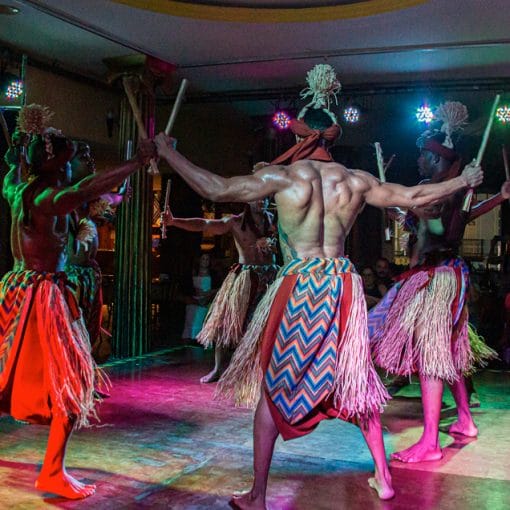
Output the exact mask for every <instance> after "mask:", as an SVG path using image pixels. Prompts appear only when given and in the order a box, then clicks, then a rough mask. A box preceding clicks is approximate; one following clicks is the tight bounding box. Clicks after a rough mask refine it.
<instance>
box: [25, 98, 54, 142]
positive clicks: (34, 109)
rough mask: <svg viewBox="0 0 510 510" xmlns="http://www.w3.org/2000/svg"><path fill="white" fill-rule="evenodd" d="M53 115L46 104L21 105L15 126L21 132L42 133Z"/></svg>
mask: <svg viewBox="0 0 510 510" xmlns="http://www.w3.org/2000/svg"><path fill="white" fill-rule="evenodd" d="M53 115H54V114H53V112H52V111H50V109H49V108H48V107H47V106H42V105H40V104H29V105H27V106H23V108H21V110H20V111H19V115H18V120H17V122H16V127H17V129H18V131H21V132H22V133H27V134H30V135H43V133H44V132H45V130H46V129H47V128H48V125H49V120H50V119H51V117H53Z"/></svg>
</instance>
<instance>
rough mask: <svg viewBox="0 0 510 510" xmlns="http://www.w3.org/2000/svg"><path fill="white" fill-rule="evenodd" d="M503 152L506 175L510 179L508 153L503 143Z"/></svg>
mask: <svg viewBox="0 0 510 510" xmlns="http://www.w3.org/2000/svg"><path fill="white" fill-rule="evenodd" d="M501 152H502V153H503V164H504V165H505V177H506V180H507V181H510V168H509V166H508V154H507V152H506V147H505V146H504V145H503V146H502V147H501Z"/></svg>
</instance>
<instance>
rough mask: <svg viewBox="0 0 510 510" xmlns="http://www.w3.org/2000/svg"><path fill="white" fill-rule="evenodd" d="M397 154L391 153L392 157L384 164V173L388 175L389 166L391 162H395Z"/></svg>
mask: <svg viewBox="0 0 510 510" xmlns="http://www.w3.org/2000/svg"><path fill="white" fill-rule="evenodd" d="M395 156H396V155H395V154H392V155H391V158H390V159H388V161H387V162H386V164H385V165H384V175H385V176H386V172H387V171H388V168H389V167H390V166H391V164H392V163H393V160H394V159H395Z"/></svg>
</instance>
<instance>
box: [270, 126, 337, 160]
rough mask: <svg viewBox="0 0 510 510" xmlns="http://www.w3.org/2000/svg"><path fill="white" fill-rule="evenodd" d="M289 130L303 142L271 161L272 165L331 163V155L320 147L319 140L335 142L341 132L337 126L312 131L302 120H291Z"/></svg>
mask: <svg viewBox="0 0 510 510" xmlns="http://www.w3.org/2000/svg"><path fill="white" fill-rule="evenodd" d="M290 129H291V131H292V132H293V133H294V134H295V135H297V136H299V137H301V138H303V140H301V141H300V142H298V143H297V144H296V145H294V146H292V147H291V148H290V149H289V150H288V151H287V152H284V153H283V154H282V155H281V156H278V157H277V158H276V159H275V160H273V161H272V162H271V164H272V165H278V164H288V163H294V162H295V161H300V160H303V159H314V160H316V161H333V158H332V157H331V154H330V153H329V152H328V151H327V150H326V149H325V148H324V147H323V146H322V145H321V139H324V140H328V141H333V140H336V138H338V136H339V135H340V133H341V132H342V129H341V128H340V126H339V125H338V124H333V125H331V126H329V127H328V128H327V129H325V130H324V131H320V130H319V129H312V128H311V127H309V126H308V124H306V122H304V121H303V120H297V119H292V120H291V121H290Z"/></svg>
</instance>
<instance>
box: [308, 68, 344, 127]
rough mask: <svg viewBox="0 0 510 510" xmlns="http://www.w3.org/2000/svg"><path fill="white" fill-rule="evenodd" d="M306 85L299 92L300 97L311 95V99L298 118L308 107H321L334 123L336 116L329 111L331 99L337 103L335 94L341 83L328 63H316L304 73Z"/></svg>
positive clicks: (340, 87)
mask: <svg viewBox="0 0 510 510" xmlns="http://www.w3.org/2000/svg"><path fill="white" fill-rule="evenodd" d="M306 83H307V84H308V87H306V88H304V89H303V90H302V91H301V92H300V94H299V95H300V96H301V99H306V98H307V97H310V96H311V97H312V100H311V101H310V102H309V103H308V104H306V105H305V107H304V108H303V109H302V110H301V111H300V112H299V115H298V119H301V118H302V117H304V115H305V113H306V111H307V110H308V108H317V109H322V110H325V111H327V112H328V114H329V115H330V116H332V119H333V120H334V122H335V124H336V123H337V120H336V117H335V116H334V114H333V113H332V112H330V110H329V107H330V104H331V100H332V99H334V100H335V103H336V104H338V99H337V94H338V93H339V92H340V90H341V89H342V85H341V83H340V82H339V81H338V79H337V77H336V73H335V70H334V69H333V67H332V66H330V65H329V64H317V65H316V66H315V67H314V68H313V69H311V70H310V71H308V73H307V74H306Z"/></svg>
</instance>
